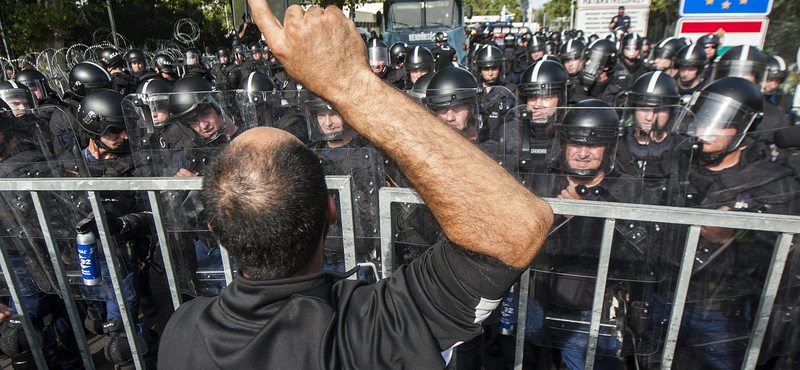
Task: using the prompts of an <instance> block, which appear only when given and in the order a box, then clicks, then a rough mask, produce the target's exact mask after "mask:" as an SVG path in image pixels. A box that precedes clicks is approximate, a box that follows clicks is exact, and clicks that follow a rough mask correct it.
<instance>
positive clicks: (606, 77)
mask: <svg viewBox="0 0 800 370" xmlns="http://www.w3.org/2000/svg"><path fill="white" fill-rule="evenodd" d="M582 63H583V71H582V72H581V74H580V78H579V79H578V85H577V86H575V87H574V88H573V90H572V93H573V94H574V99H575V100H576V101H578V102H580V101H583V100H586V99H591V98H597V99H602V100H604V101H606V102H609V103H613V102H614V100H615V99H616V96H617V94H618V93H620V92H622V89H621V88H619V87H617V86H616V85H614V84H612V82H614V66H615V65H616V63H617V50H616V46H615V45H614V43H613V42H611V41H609V40H606V39H598V40H596V41H594V42H592V43H591V44H590V45H589V46H588V47H586V49H584V51H583V59H582Z"/></svg>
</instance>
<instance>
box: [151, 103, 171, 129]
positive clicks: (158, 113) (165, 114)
mask: <svg viewBox="0 0 800 370" xmlns="http://www.w3.org/2000/svg"><path fill="white" fill-rule="evenodd" d="M150 115H151V116H152V118H153V124H154V125H158V124H161V123H164V122H167V120H168V119H169V109H167V108H166V107H160V108H157V109H153V110H151V111H150Z"/></svg>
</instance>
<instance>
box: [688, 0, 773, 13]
mask: <svg viewBox="0 0 800 370" xmlns="http://www.w3.org/2000/svg"><path fill="white" fill-rule="evenodd" d="M771 10H772V0H681V5H680V7H679V8H678V13H679V14H680V15H681V17H720V16H724V17H766V16H768V15H769V12H770V11H771Z"/></svg>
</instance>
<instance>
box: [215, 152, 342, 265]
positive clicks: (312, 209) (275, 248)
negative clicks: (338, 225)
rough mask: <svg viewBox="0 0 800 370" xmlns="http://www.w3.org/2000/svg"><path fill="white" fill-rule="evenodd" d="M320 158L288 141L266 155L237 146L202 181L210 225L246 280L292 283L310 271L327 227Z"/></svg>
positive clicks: (220, 158) (221, 158) (216, 161)
mask: <svg viewBox="0 0 800 370" xmlns="http://www.w3.org/2000/svg"><path fill="white" fill-rule="evenodd" d="M327 196H328V191H327V186H326V185H325V174H324V170H323V168H322V165H321V164H320V161H319V158H318V157H317V156H316V155H315V154H314V153H313V152H312V151H311V150H309V149H307V148H306V147H305V146H304V145H303V144H302V143H300V142H298V141H295V140H287V141H286V142H283V143H281V144H279V145H276V146H274V147H271V148H269V149H267V150H266V151H264V150H261V148H253V147H252V146H251V145H237V144H236V142H233V143H232V144H231V145H230V146H228V147H227V148H226V149H225V150H224V151H223V152H222V154H220V155H219V156H218V158H217V159H216V160H215V162H214V163H213V164H212V165H211V166H210V168H209V169H208V171H207V172H206V175H205V177H204V178H203V191H202V196H201V199H202V202H203V206H204V214H205V218H206V219H207V220H208V222H209V224H210V225H211V229H212V231H213V233H214V235H215V236H216V237H217V238H218V239H219V241H220V244H221V245H222V246H223V247H225V248H226V249H227V251H228V253H229V254H230V256H231V257H232V258H233V260H234V261H235V262H236V264H237V265H238V266H239V269H241V271H242V272H243V273H245V274H247V275H248V277H250V278H252V279H256V280H270V279H280V278H285V277H290V276H292V275H294V274H295V273H297V272H298V271H299V270H301V269H302V268H304V267H306V266H308V264H309V263H310V262H311V259H312V258H313V256H314V255H315V253H316V251H317V248H318V247H319V242H320V238H321V237H322V235H323V233H324V230H325V225H326V220H325V211H326V207H327Z"/></svg>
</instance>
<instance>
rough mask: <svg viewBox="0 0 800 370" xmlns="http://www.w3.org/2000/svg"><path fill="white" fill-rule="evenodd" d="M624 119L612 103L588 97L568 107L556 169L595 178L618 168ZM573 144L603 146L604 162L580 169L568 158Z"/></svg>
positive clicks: (560, 129) (560, 128) (560, 127)
mask: <svg viewBox="0 0 800 370" xmlns="http://www.w3.org/2000/svg"><path fill="white" fill-rule="evenodd" d="M620 134H621V129H620V121H619V118H618V117H617V114H616V113H615V111H614V109H613V108H611V105H609V104H608V103H606V102H604V101H602V100H597V99H588V100H584V101H581V102H580V103H578V104H577V105H575V106H574V107H573V108H570V109H567V112H566V114H564V119H563V120H562V121H561V123H560V124H558V129H557V131H556V138H557V141H558V143H559V145H558V148H557V150H556V151H555V153H554V156H555V159H556V160H555V161H553V166H554V168H555V169H556V170H559V171H562V172H564V173H567V174H569V175H570V176H574V177H578V178H594V177H595V176H597V175H598V174H599V173H600V172H605V173H609V172H611V170H613V169H614V158H615V157H616V150H617V141H618V139H619V137H620ZM570 144H573V145H589V146H603V147H604V151H603V159H602V163H601V164H600V165H599V166H598V167H597V168H578V167H575V166H573V165H571V164H570V163H569V161H568V147H569V145H570Z"/></svg>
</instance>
